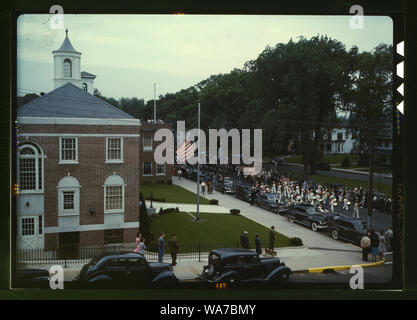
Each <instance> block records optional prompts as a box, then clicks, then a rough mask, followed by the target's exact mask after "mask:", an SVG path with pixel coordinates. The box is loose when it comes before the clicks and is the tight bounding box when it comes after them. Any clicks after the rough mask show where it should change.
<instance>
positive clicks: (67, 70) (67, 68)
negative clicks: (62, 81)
mask: <svg viewBox="0 0 417 320" xmlns="http://www.w3.org/2000/svg"><path fill="white" fill-rule="evenodd" d="M71 77H72V63H71V60H70V59H65V60H64V78H71Z"/></svg>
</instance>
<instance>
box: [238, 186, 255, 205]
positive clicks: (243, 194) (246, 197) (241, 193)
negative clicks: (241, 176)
mask: <svg viewBox="0 0 417 320" xmlns="http://www.w3.org/2000/svg"><path fill="white" fill-rule="evenodd" d="M251 193H252V186H251V185H249V184H242V183H240V184H237V185H236V193H235V196H236V198H238V199H240V200H243V201H246V202H250V199H251Z"/></svg>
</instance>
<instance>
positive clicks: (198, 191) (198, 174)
mask: <svg viewBox="0 0 417 320" xmlns="http://www.w3.org/2000/svg"><path fill="white" fill-rule="evenodd" d="M197 118H198V153H197V220H199V219H200V103H198V117H197Z"/></svg>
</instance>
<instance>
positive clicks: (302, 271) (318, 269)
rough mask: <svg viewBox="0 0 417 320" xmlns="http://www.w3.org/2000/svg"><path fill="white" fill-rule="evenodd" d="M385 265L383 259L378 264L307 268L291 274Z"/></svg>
mask: <svg viewBox="0 0 417 320" xmlns="http://www.w3.org/2000/svg"><path fill="white" fill-rule="evenodd" d="M384 263H385V259H384V260H382V261H378V262H373V263H364V264H352V265H345V266H328V267H318V268H309V269H306V270H295V271H293V272H292V273H293V274H295V273H326V272H328V271H340V270H348V269H350V268H352V267H362V268H368V267H377V266H381V265H383V264H384Z"/></svg>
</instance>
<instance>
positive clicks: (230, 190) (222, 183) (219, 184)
mask: <svg viewBox="0 0 417 320" xmlns="http://www.w3.org/2000/svg"><path fill="white" fill-rule="evenodd" d="M214 188H215V189H216V190H217V191H219V192H223V190H224V193H227V194H234V193H235V192H236V189H235V185H234V182H233V180H232V179H230V178H229V177H224V178H223V179H216V182H215V183H214Z"/></svg>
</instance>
